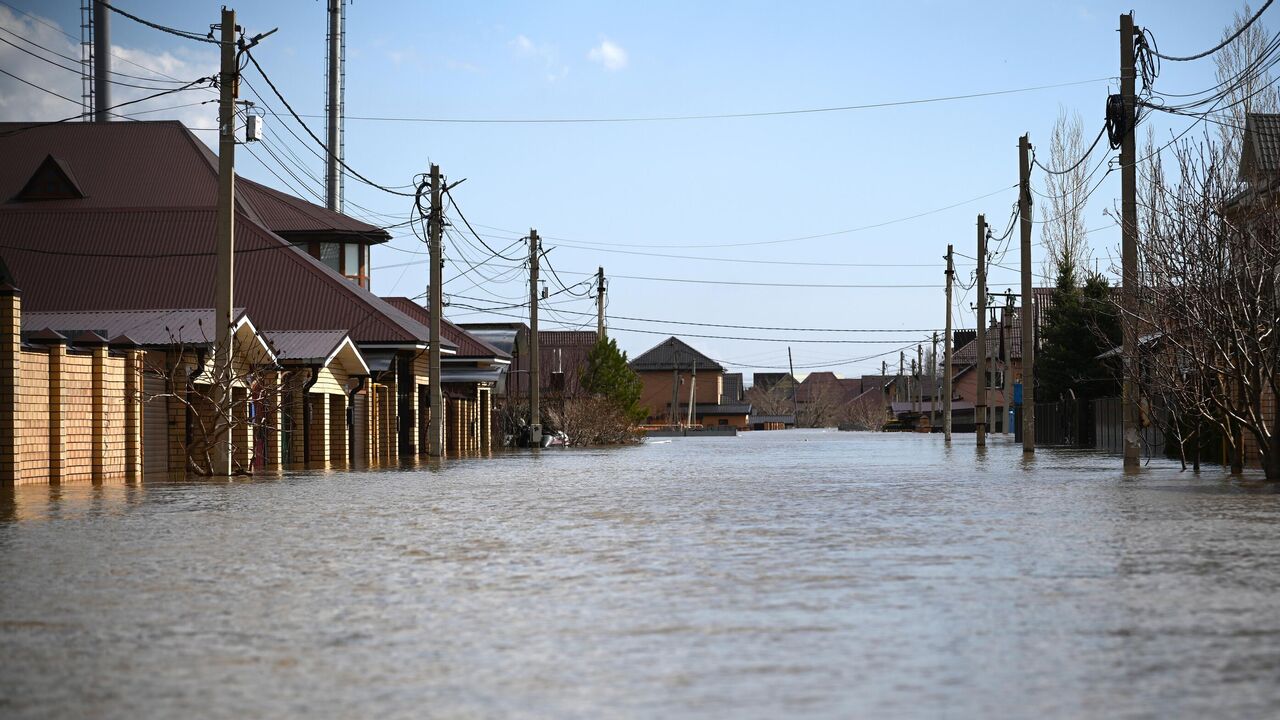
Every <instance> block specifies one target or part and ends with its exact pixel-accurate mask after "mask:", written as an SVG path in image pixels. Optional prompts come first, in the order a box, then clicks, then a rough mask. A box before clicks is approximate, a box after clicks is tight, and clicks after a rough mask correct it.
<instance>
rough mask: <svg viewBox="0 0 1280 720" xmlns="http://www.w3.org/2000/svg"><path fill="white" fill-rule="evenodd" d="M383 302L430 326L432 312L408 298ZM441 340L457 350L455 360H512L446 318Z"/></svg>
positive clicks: (507, 354)
mask: <svg viewBox="0 0 1280 720" xmlns="http://www.w3.org/2000/svg"><path fill="white" fill-rule="evenodd" d="M383 300H386V301H387V302H388V303H390V304H391V306H392V307H394V308H396V309H397V310H399V311H401V312H403V313H404V314H405V315H408V316H409V317H411V318H413V319H414V320H417V321H418V322H420V323H422V324H423V325H428V323H430V322H431V311H430V310H428V309H427V308H424V307H422V306H421V305H419V304H418V303H416V302H414V301H413V300H410V299H409V298H407V297H389V298H383ZM440 340H441V341H442V347H454V348H456V349H457V351H458V354H457V355H454V356H452V357H453V358H454V359H462V358H477V359H493V360H510V359H511V355H510V354H509V353H506V352H503V351H502V350H499V349H498V348H496V347H494V346H492V345H490V344H489V343H487V342H485V341H483V340H481V339H480V338H478V337H476V336H474V335H472V334H471V333H469V332H467V331H466V330H464V329H462V328H460V327H458V326H457V325H454V324H453V323H451V322H449V321H448V320H446V319H444V318H440Z"/></svg>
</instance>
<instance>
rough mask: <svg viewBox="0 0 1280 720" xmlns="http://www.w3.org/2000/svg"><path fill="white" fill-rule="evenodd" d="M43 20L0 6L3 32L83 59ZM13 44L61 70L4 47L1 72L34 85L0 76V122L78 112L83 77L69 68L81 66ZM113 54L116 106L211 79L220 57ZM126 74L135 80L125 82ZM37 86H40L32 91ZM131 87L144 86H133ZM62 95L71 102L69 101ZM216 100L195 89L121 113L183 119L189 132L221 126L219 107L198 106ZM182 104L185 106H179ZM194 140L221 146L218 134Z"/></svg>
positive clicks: (45, 118)
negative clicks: (182, 84)
mask: <svg viewBox="0 0 1280 720" xmlns="http://www.w3.org/2000/svg"><path fill="white" fill-rule="evenodd" d="M40 20H41V21H42V22H38V21H36V20H34V19H32V18H31V17H28V16H24V15H17V14H15V13H13V12H10V11H9V9H8V8H6V7H3V6H0V27H3V28H4V29H6V30H8V31H10V32H12V33H14V34H16V35H18V36H19V37H20V38H25V39H27V40H30V41H31V42H32V43H36V44H39V45H42V46H44V47H46V48H49V49H50V50H52V51H54V52H57V53H60V54H62V55H66V56H69V57H73V58H76V57H80V45H79V43H77V42H76V41H74V40H73V39H72V38H69V37H67V36H66V35H64V34H62V33H61V32H59V31H58V30H57V29H55V28H56V25H57V23H55V22H54V21H52V20H48V19H45V18H40ZM45 23H47V24H45ZM50 26H54V27H50ZM15 44H16V45H19V46H22V47H24V48H25V49H26V50H29V51H30V52H32V53H35V54H36V55H39V56H40V57H44V58H47V59H48V60H50V61H53V62H56V63H57V64H59V65H62V66H63V67H61V68H60V67H57V66H56V65H54V64H51V63H50V62H46V61H44V60H41V59H39V58H37V57H33V56H32V55H29V54H27V53H24V52H22V51H21V50H19V49H17V48H15V47H13V46H12V45H5V44H0V67H3V68H4V69H5V70H6V71H8V72H11V73H13V74H14V75H16V76H18V77H20V78H22V79H23V80H26V81H28V82H30V83H31V85H28V84H26V83H24V82H20V81H18V80H15V79H13V78H11V77H8V76H0V120H6V121H48V120H61V119H63V118H66V117H70V116H72V115H75V114H77V113H78V112H80V110H81V107H80V94H81V80H80V75H79V73H78V72H76V71H75V70H72V69H69V68H76V69H78V64H77V63H75V62H74V61H72V60H67V59H66V58H61V57H56V56H54V55H52V54H51V53H49V52H47V51H45V50H42V49H41V48H38V47H35V46H34V45H29V44H27V43H24V42H23V41H22V40H18V41H16V42H15ZM111 54H112V64H111V69H112V70H113V71H114V72H116V73H120V74H117V75H113V76H112V78H113V79H114V80H115V81H116V83H115V84H113V85H112V86H111V93H112V96H111V104H112V106H117V105H120V104H121V103H126V102H129V101H130V100H137V99H139V98H143V97H146V96H148V95H154V94H156V93H157V92H159V91H160V90H162V89H163V90H167V89H171V88H175V87H180V84H179V83H176V82H173V79H174V78H176V79H178V80H182V81H184V82H185V81H189V80H194V79H196V78H199V77H207V76H210V75H213V74H214V73H215V72H216V71H217V68H218V58H217V55H216V53H214V52H195V51H188V50H187V49H185V48H180V49H178V50H176V51H174V52H170V51H165V52H161V53H149V52H144V51H141V50H134V49H130V48H125V47H120V46H113V47H112V48H111ZM126 75H132V76H135V77H125V76H126ZM166 76H168V77H166ZM33 85H34V86H37V87H32V86H33ZM131 85H137V86H141V87H130V86H131ZM41 88H42V89H41ZM46 91H48V92H46ZM52 93H57V95H54V94H52ZM58 95H62V96H65V98H70V101H68V100H66V99H64V98H62V97H58ZM216 98H217V94H216V93H215V92H210V91H208V90H198V89H193V90H186V91H183V92H175V93H171V94H168V95H164V96H162V97H158V98H155V99H153V100H146V101H143V102H139V103H135V104H132V105H128V106H126V107H122V108H120V109H119V110H118V111H117V112H119V113H120V114H122V115H129V116H136V117H137V118H138V119H139V120H180V121H182V122H183V123H184V124H185V125H187V126H188V127H192V128H210V127H215V126H216V125H217V112H218V111H217V105H215V104H212V103H210V104H198V103H201V102H203V101H205V100H210V99H216ZM192 103H197V104H192ZM178 105H183V106H186V107H175V106H178ZM196 135H197V136H199V137H201V138H202V139H203V140H204V141H205V142H207V143H210V144H216V142H217V134H216V133H214V132H197V133H196Z"/></svg>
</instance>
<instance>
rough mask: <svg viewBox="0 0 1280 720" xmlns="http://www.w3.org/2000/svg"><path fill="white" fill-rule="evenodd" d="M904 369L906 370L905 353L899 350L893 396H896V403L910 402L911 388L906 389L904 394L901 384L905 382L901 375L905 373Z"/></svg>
mask: <svg viewBox="0 0 1280 720" xmlns="http://www.w3.org/2000/svg"><path fill="white" fill-rule="evenodd" d="M906 369H907V353H906V352H904V351H902V350H899V351H898V387H897V389H896V390H895V391H894V395H896V396H897V398H898V402H908V401H910V400H911V394H910V393H911V388H906V392H905V393H904V392H903V387H902V383H903V382H904V380H905V376H904V375H903V373H904V372H905V371H906Z"/></svg>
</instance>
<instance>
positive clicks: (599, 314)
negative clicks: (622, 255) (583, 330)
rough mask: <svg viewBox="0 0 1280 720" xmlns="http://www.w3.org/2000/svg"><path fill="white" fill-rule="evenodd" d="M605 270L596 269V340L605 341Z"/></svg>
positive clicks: (601, 268)
mask: <svg viewBox="0 0 1280 720" xmlns="http://www.w3.org/2000/svg"><path fill="white" fill-rule="evenodd" d="M605 292H607V289H606V288H605V284H604V268H603V267H600V268H596V339H598V340H603V339H604V294H605Z"/></svg>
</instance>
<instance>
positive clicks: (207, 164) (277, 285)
mask: <svg viewBox="0 0 1280 720" xmlns="http://www.w3.org/2000/svg"><path fill="white" fill-rule="evenodd" d="M21 127H22V126H21V125H19V124H15V123H0V157H3V158H5V162H0V198H3V197H11V196H12V195H13V194H14V193H15V192H16V190H17V189H20V188H21V187H22V186H23V184H25V183H26V181H27V179H28V178H29V175H30V173H32V172H34V171H35V169H36V168H37V167H39V165H40V163H41V162H42V161H43V159H44V158H45V157H47V156H48V155H50V154H56V155H57V156H58V157H59V158H60V160H61V161H62V162H63V163H65V164H66V165H67V166H68V167H69V168H71V169H72V170H73V171H74V172H75V174H76V180H77V182H78V183H79V185H80V187H81V188H82V189H83V190H84V191H85V193H86V194H87V197H85V198H83V199H74V200H49V201H43V202H28V203H13V202H9V203H4V202H0V255H3V257H4V261H5V263H6V264H7V266H8V268H9V270H10V272H11V274H12V275H13V278H14V281H15V282H14V284H15V285H17V286H19V287H21V288H22V289H23V303H24V306H25V307H26V308H27V309H30V310H50V311H52V310H80V309H83V308H86V307H92V308H96V309H102V310H136V309H140V308H141V309H164V308H173V307H207V306H209V305H211V304H212V302H213V298H214V292H213V276H214V249H215V244H214V243H215V241H214V238H215V229H216V208H215V204H216V199H217V184H216V180H217V172H216V165H215V162H216V158H215V157H214V156H213V154H212V153H211V152H210V151H209V150H208V148H207V147H205V146H204V144H203V143H201V142H200V141H199V140H197V139H195V138H194V137H193V136H192V135H191V133H190V132H189V131H187V130H186V129H185V128H183V127H182V125H181V124H179V123H173V122H156V123H152V122H137V123H61V124H57V125H51V126H40V127H33V128H32V129H29V130H23V131H21V132H16V133H13V134H9V135H5V133H6V132H11V131H14V130H18V129H20V128H21ZM235 273H236V288H235V302H236V304H237V305H242V306H244V307H245V308H246V309H247V310H248V312H249V314H250V315H251V316H252V317H253V318H254V321H255V322H256V323H259V324H260V326H261V327H263V328H272V329H287V330H331V329H333V328H335V327H338V328H346V329H348V330H349V332H350V334H351V338H352V340H354V341H355V342H357V343H361V344H386V345H401V346H405V345H408V346H421V345H423V344H425V343H426V342H427V340H428V330H427V328H426V327H425V326H423V325H422V324H421V323H418V322H417V321H415V320H413V319H411V318H409V317H408V316H406V315H405V314H404V313H402V312H400V311H399V310H396V309H395V308H393V307H391V306H390V305H388V304H387V303H385V302H383V301H382V300H381V299H380V298H378V297H377V296H375V295H373V294H372V293H370V292H368V291H366V290H364V289H362V288H360V287H359V286H358V285H356V284H355V283H352V282H351V281H349V280H347V279H346V278H344V277H342V276H341V275H339V274H337V273H336V272H334V271H333V270H331V269H329V268H328V267H326V266H325V265H324V264H323V263H321V262H320V261H319V260H317V259H315V258H313V257H311V256H310V255H308V254H306V253H305V252H301V251H299V250H298V249H296V248H294V247H293V246H292V245H291V244H290V243H289V242H287V241H286V240H284V239H283V238H281V237H280V236H278V235H276V234H274V233H272V232H270V231H269V230H267V229H266V227H265V226H263V224H262V223H261V221H260V219H259V217H258V214H257V212H256V211H255V210H254V208H253V206H252V205H251V204H250V203H249V202H245V196H244V195H243V194H242V196H241V202H240V203H239V205H238V212H237V213H236V266H235Z"/></svg>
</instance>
